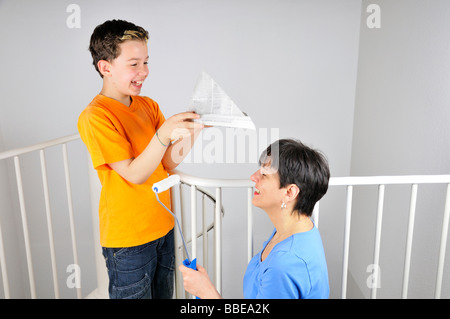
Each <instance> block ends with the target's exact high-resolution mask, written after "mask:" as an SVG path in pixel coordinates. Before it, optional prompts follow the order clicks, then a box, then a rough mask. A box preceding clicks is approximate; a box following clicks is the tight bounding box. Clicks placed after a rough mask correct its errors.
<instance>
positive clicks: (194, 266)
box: [183, 258, 200, 299]
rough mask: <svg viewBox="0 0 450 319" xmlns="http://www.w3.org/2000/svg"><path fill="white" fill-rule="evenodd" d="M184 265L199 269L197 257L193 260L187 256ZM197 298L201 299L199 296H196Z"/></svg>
mask: <svg viewBox="0 0 450 319" xmlns="http://www.w3.org/2000/svg"><path fill="white" fill-rule="evenodd" d="M183 265H185V266H186V267H188V268H191V269H194V270H195V271H197V258H194V259H193V260H192V261H189V258H186V259H185V260H183ZM195 298H196V299H200V298H199V297H195Z"/></svg>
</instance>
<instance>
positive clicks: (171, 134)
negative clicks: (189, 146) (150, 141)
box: [158, 112, 205, 144]
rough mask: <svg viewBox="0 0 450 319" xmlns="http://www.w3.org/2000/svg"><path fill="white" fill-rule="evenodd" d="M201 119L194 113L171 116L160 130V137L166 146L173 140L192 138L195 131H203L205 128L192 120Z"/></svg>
mask: <svg viewBox="0 0 450 319" xmlns="http://www.w3.org/2000/svg"><path fill="white" fill-rule="evenodd" d="M198 118H200V115H198V114H196V113H194V112H184V113H179V114H175V115H173V116H171V117H170V118H168V119H167V120H166V121H165V122H164V124H163V125H162V126H161V127H160V128H159V130H158V136H159V138H160V139H161V140H162V141H163V143H164V144H169V143H170V141H171V140H177V139H179V138H183V137H188V136H191V135H192V134H193V133H194V131H195V130H201V129H203V128H204V127H205V126H204V125H203V124H200V123H196V122H194V121H192V120H194V119H198Z"/></svg>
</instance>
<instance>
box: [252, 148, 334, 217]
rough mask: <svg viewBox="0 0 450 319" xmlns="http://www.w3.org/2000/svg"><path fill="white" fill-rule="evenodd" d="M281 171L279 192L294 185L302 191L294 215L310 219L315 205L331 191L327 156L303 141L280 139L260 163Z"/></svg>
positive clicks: (268, 150)
mask: <svg viewBox="0 0 450 319" xmlns="http://www.w3.org/2000/svg"><path fill="white" fill-rule="evenodd" d="M259 163H260V165H262V164H264V163H267V164H270V167H272V168H275V169H276V170H277V171H278V175H279V178H280V188H283V187H285V186H287V185H289V184H295V185H297V186H298V188H299V189H300V193H299V194H298V197H297V202H296V203H295V206H294V211H297V212H298V213H299V214H301V213H303V214H306V215H307V216H311V215H312V213H313V210H314V205H315V204H316V202H317V201H319V200H320V199H321V198H322V197H323V195H325V194H326V192H327V190H328V181H329V179H330V169H329V167H328V162H327V160H326V158H325V156H324V155H323V154H322V153H321V152H319V151H317V150H313V149H311V148H309V147H308V146H306V145H304V144H303V143H301V142H300V141H296V140H293V139H281V140H278V141H276V142H274V143H272V144H271V145H269V146H268V147H267V149H266V150H265V151H264V152H263V153H262V154H261V157H260V159H259Z"/></svg>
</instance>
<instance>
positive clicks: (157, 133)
mask: <svg viewBox="0 0 450 319" xmlns="http://www.w3.org/2000/svg"><path fill="white" fill-rule="evenodd" d="M156 137H157V138H158V141H159V142H160V143H161V145H162V146H164V147H167V146H169V144H170V142H169V144H167V145H166V144H164V143H163V142H161V140H160V138H159V136H158V130H157V131H156Z"/></svg>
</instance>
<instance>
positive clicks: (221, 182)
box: [0, 134, 450, 298]
mask: <svg viewBox="0 0 450 319" xmlns="http://www.w3.org/2000/svg"><path fill="white" fill-rule="evenodd" d="M75 140H79V135H78V134H74V135H71V136H67V137H62V138H59V139H55V140H52V141H48V142H45V143H40V144H37V145H34V146H30V147H25V148H20V149H15V150H11V151H6V152H2V153H0V163H1V161H3V160H8V159H12V160H13V163H14V172H15V177H16V182H17V194H18V198H19V208H20V214H21V221H22V230H23V236H24V245H25V252H26V260H27V272H28V274H27V276H28V281H29V287H30V295H31V298H37V293H36V283H35V274H34V268H33V261H32V257H31V255H32V254H31V248H32V246H31V244H30V238H29V231H30V230H29V225H28V222H27V208H26V206H25V194H24V191H23V189H24V185H23V184H22V181H23V179H22V167H21V162H20V157H21V155H23V154H26V153H30V152H38V153H39V155H40V156H39V158H40V163H41V165H40V166H41V175H42V181H43V183H42V187H43V194H44V202H45V209H46V222H47V229H48V237H49V239H48V245H49V250H50V259H51V260H50V263H51V267H52V276H51V279H50V278H49V279H48V280H52V281H53V287H54V296H55V298H59V297H60V292H59V289H58V276H57V269H56V262H55V260H56V256H55V254H56V253H55V247H54V246H55V243H54V235H53V224H52V214H51V207H50V203H49V195H48V181H47V168H46V156H45V150H46V149H47V148H49V147H53V146H57V145H61V151H62V154H63V163H64V172H65V173H64V175H65V189H66V196H67V202H68V216H69V220H70V238H71V245H72V254H73V262H74V264H78V252H77V244H76V243H77V239H76V235H75V225H74V218H73V207H72V206H73V203H72V195H71V193H72V190H71V182H70V174H69V169H68V167H69V158H68V153H67V144H68V143H70V142H72V141H75ZM175 173H177V174H178V175H180V177H181V181H182V184H185V185H187V186H188V187H189V188H190V196H189V197H190V219H187V218H186V212H185V211H186V209H185V208H184V207H183V205H180V208H181V209H180V210H181V211H180V213H179V214H180V219H181V221H182V224H183V227H184V229H183V233H184V234H185V236H186V234H190V238H191V242H190V246H191V250H192V253H191V256H192V258H195V257H196V256H197V240H198V238H199V237H201V236H203V255H204V256H205V255H207V254H208V250H209V248H208V246H206V247H205V242H207V240H205V236H207V234H208V231H210V230H214V245H213V247H212V251H213V255H214V271H213V279H214V282H215V285H216V287H217V289H218V290H219V292H220V291H221V290H222V240H223V234H222V217H223V212H224V209H223V207H222V206H223V198H222V196H223V195H222V189H223V188H230V187H231V188H239V189H243V191H245V192H246V193H247V205H246V206H247V207H246V208H247V259H248V260H250V259H251V258H252V256H253V213H252V204H251V202H252V196H253V182H251V181H250V180H249V179H234V180H229V179H212V178H201V177H196V176H191V175H188V174H184V173H182V172H178V171H176V172H175ZM0 182H1V181H0ZM394 184H408V185H411V193H410V203H409V221H408V230H407V239H406V253H405V261H404V270H403V286H402V297H403V298H406V297H407V292H408V283H409V272H410V261H411V251H412V238H413V229H414V219H415V211H416V202H417V193H418V186H419V185H421V184H444V185H447V191H446V196H445V199H444V200H445V205H444V214H443V219H442V229H441V234H440V249H439V260H438V267H437V269H438V270H437V275H436V284H435V292H434V297H435V298H440V297H441V292H442V282H443V274H444V265H445V253H446V244H447V241H448V225H449V219H450V175H424V176H372V177H332V178H331V179H330V188H332V187H345V188H346V191H347V192H346V214H345V216H346V217H345V229H344V247H343V248H344V249H343V262H342V263H343V265H342V284H341V298H346V297H347V273H348V258H349V247H350V225H351V217H352V201H353V189H354V188H355V187H357V186H362V185H376V186H378V204H377V205H378V206H377V217H376V231H375V249H374V256H373V262H374V264H375V265H377V264H378V263H379V256H380V242H381V225H382V218H383V211H384V198H385V188H386V185H394ZM208 188H213V189H214V192H211V193H210V192H209V191H208V190H207V189H208ZM174 193H175V192H173V194H174ZM198 193H200V194H201V197H202V214H201V216H202V217H201V218H202V219H203V220H204V221H205V220H206V217H207V215H206V212H205V209H204V207H205V200H206V199H210V200H211V201H212V202H213V203H214V209H213V215H214V218H213V223H212V224H208V223H206V222H203V223H202V230H201V231H197V213H196V211H197V194H198ZM182 197H183V195H182V191H181V186H180V189H179V193H178V198H174V202H176V201H177V200H179V202H180V203H181V204H182V203H183V200H182V199H183V198H182ZM93 198H95V196H93ZM94 206H96V205H93V207H94ZM319 206H320V204H319V203H318V204H317V205H316V207H315V209H314V214H313V219H314V220H315V224H316V225H319ZM225 209H226V208H225ZM93 214H97V213H96V212H93ZM94 220H95V218H94ZM187 221H189V223H188V222H187ZM1 222H2V221H1V220H0V268H1V278H2V283H3V292H4V296H5V298H9V297H10V296H11V294H10V284H11V283H10V281H9V277H8V271H7V266H6V265H7V263H6V258H7V256H6V254H5V243H4V240H3V233H2V229H5V227H14V225H4V224H2V223H1ZM94 223H95V222H94ZM188 224H190V229H186V227H187V225H188ZM32 226H33V225H31V227H32ZM97 228H98V227H97V226H96V225H94V227H93V229H94V232H95V231H97ZM94 238H97V237H96V236H95V235H94ZM97 245H98V243H92V247H93V249H94V247H97ZM96 254H97V255H98V254H99V252H98V249H97V250H96ZM97 257H98V256H97ZM99 259H101V256H100V257H99ZM206 260H207V258H206ZM177 263H178V264H179V261H177ZM100 264H101V262H97V263H96V267H97V269H96V270H94V269H92V272H97V276H98V277H100V275H101V274H102V273H104V268H105V267H104V265H100ZM85 271H87V270H85ZM101 280H104V279H101ZM179 284H180V278H179V277H178V278H177V290H178V293H177V296H178V297H179V296H181V295H182V293H179ZM98 285H99V286H102V287H103V288H104V287H105V285H104V283H103V284H102V283H98ZM181 289H182V288H181ZM376 293H377V290H376V286H375V285H374V287H373V288H372V290H371V298H376ZM77 298H81V287H77Z"/></svg>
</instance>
